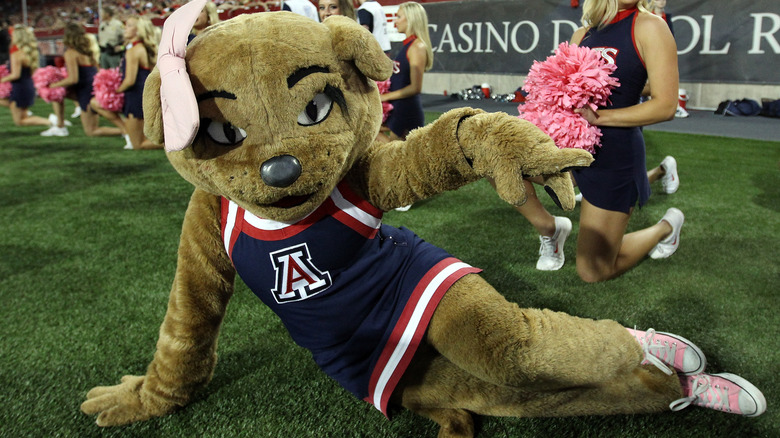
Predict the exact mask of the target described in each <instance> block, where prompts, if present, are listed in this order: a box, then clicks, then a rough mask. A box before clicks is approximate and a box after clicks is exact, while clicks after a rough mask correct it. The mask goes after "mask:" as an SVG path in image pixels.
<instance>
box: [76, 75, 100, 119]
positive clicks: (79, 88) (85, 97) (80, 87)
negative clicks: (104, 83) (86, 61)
mask: <svg viewBox="0 0 780 438" xmlns="http://www.w3.org/2000/svg"><path fill="white" fill-rule="evenodd" d="M96 73H97V67H95V66H94V65H79V81H78V82H77V83H76V84H75V85H73V90H74V91H75V92H76V100H78V102H79V107H80V108H81V110H82V111H87V109H88V108H89V101H90V100H92V97H93V96H94V95H95V93H94V92H93V91H92V82H93V81H94V79H95V74H96Z"/></svg>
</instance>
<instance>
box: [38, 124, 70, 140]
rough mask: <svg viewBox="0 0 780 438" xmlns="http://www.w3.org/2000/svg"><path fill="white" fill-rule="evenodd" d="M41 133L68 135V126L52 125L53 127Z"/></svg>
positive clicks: (59, 135)
mask: <svg viewBox="0 0 780 438" xmlns="http://www.w3.org/2000/svg"><path fill="white" fill-rule="evenodd" d="M41 135H42V136H44V137H67V136H68V128H66V127H64V126H63V127H62V128H60V127H57V126H52V127H51V128H49V129H47V130H45V131H43V132H41Z"/></svg>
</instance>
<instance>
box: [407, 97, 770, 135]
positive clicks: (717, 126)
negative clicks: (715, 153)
mask: <svg viewBox="0 0 780 438" xmlns="http://www.w3.org/2000/svg"><path fill="white" fill-rule="evenodd" d="M421 96H422V105H423V110H425V111H438V112H445V111H448V110H450V109H453V108H461V107H464V106H470V107H474V108H480V109H483V110H485V111H490V112H496V111H503V112H505V113H507V114H512V115H516V114H517V105H518V104H517V103H514V102H498V101H495V100H493V99H481V100H459V99H457V98H456V97H454V96H443V95H438V94H422V95H421ZM688 112H689V113H690V117H687V118H684V119H674V120H670V121H668V122H662V123H657V124H655V125H650V126H647V127H646V128H645V129H647V130H649V131H665V132H678V133H682V134H700V135H714V136H719V137H730V138H744V139H751V140H765V141H776V142H777V141H780V118H771V117H762V116H753V117H726V116H720V115H716V114H715V113H714V112H713V111H699V110H689V111H688Z"/></svg>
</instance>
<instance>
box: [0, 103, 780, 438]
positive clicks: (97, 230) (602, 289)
mask: <svg viewBox="0 0 780 438" xmlns="http://www.w3.org/2000/svg"><path fill="white" fill-rule="evenodd" d="M33 109H34V111H35V112H36V113H37V114H39V115H42V116H44V117H45V116H46V115H47V114H48V112H49V111H50V107H49V105H46V104H44V103H43V102H39V103H38V104H36V106H35V107H34V108H33ZM66 111H68V112H67V114H70V112H71V111H72V106H68V107H67V109H66ZM429 116H430V117H435V114H429ZM74 125H77V126H74V127H72V128H71V129H70V132H71V135H70V136H69V137H66V138H57V137H52V138H44V137H40V136H39V135H38V133H39V132H40V131H42V130H43V129H44V128H17V127H14V126H13V125H12V123H11V117H10V113H9V111H8V110H7V109H6V108H0V187H1V190H2V195H0V224H2V233H1V234H0V236H1V237H0V436H3V437H14V438H16V437H239V436H240V437H244V436H246V437H435V436H436V433H437V430H438V428H437V427H436V426H435V425H434V424H433V423H431V422H430V421H428V420H426V419H423V418H420V417H416V416H414V415H412V414H410V413H409V412H400V413H398V414H397V415H395V416H394V417H393V419H392V421H388V420H387V419H385V418H384V416H382V415H381V414H380V413H379V412H378V411H376V410H375V409H374V408H373V407H371V406H370V405H369V404H367V403H365V402H362V401H359V400H357V399H355V398H354V397H352V396H351V395H350V394H349V393H347V392H346V391H345V390H343V389H341V388H340V387H339V386H338V385H337V384H336V383H334V382H333V381H331V380H329V379H328V378H327V377H326V376H325V375H324V374H322V373H321V372H319V371H318V369H317V367H316V366H315V365H314V363H313V362H312V360H311V359H310V357H309V354H308V353H307V352H306V351H304V350H302V349H301V348H299V347H297V346H295V345H294V344H293V342H292V341H291V340H290V338H289V336H288V335H287V333H286V331H285V329H284V328H283V326H282V325H281V323H280V322H279V321H278V319H277V318H276V317H275V315H273V314H272V313H271V312H270V311H269V310H268V309H266V308H265V307H264V306H263V305H262V304H261V303H260V301H259V300H258V299H257V298H256V297H254V295H252V293H251V292H249V291H248V289H247V288H246V286H244V285H243V283H241V282H240V281H239V283H238V285H237V288H236V294H235V297H234V298H233V301H232V302H231V305H230V307H229V309H228V315H227V317H226V320H225V323H224V325H223V329H222V334H221V338H220V348H219V353H220V361H219V363H218V365H217V369H216V372H215V375H214V379H213V381H212V383H211V384H210V385H209V386H208V387H207V388H206V389H205V390H204V391H202V392H201V393H200V394H199V396H198V397H197V398H196V399H195V400H194V402H193V403H192V404H191V405H190V406H188V407H187V408H186V409H184V410H182V411H180V412H178V413H176V414H174V415H170V416H167V417H164V418H160V419H154V420H150V421H147V422H144V423H140V424H134V425H131V426H128V427H124V428H114V429H107V430H103V429H99V428H98V427H97V426H96V425H95V424H94V418H92V417H88V416H86V415H83V414H81V413H80V412H79V404H80V403H81V402H82V401H83V399H84V396H85V394H86V391H87V390H88V389H90V388H91V387H93V386H96V385H108V384H115V383H118V381H119V378H120V377H121V376H122V375H124V374H143V373H144V372H145V368H146V365H147V364H148V363H149V361H150V360H151V358H152V354H153V353H154V349H155V342H156V340H157V331H158V328H159V325H160V323H161V321H162V318H163V315H164V312H165V309H166V303H167V298H168V290H169V287H170V285H171V282H172V279H173V274H174V271H175V268H176V266H175V262H176V249H177V244H178V238H179V230H180V226H181V221H182V217H183V215H184V211H185V207H186V205H187V201H188V198H189V194H190V192H191V187H190V185H189V183H187V182H185V181H184V180H183V179H181V178H180V177H179V176H178V175H177V174H176V172H175V171H174V170H173V169H172V167H171V166H170V165H169V164H168V162H167V160H166V159H165V156H164V154H163V152H162V151H159V150H157V151H125V150H122V146H123V145H124V140H123V139H121V138H102V139H101V138H87V137H85V136H84V134H83V131H82V129H81V127H80V126H78V125H79V122H78V120H74ZM646 138H647V155H648V162H649V163H657V162H659V161H660V160H661V159H662V158H663V157H664V156H665V155H668V154H672V155H674V156H675V157H676V158H677V161H678V163H679V169H680V179H681V182H682V184H681V187H680V190H679V191H678V192H677V193H676V194H674V195H664V194H655V195H653V196H652V197H651V199H650V202H649V204H648V205H647V206H646V207H645V208H643V209H641V210H639V211H637V212H636V213H635V214H634V217H633V218H632V219H631V223H630V224H629V228H630V229H639V228H643V227H646V226H648V225H651V224H653V223H655V222H656V221H657V220H658V219H659V218H660V217H661V216H662V215H663V213H664V212H665V211H666V209H667V208H669V207H672V206H675V207H678V208H680V209H681V210H682V211H683V212H684V213H685V215H686V223H685V226H684V228H683V231H682V237H681V239H682V240H681V246H680V249H679V250H678V252H677V253H676V254H675V255H674V256H672V257H671V258H669V259H665V260H649V259H648V260H646V261H644V262H643V263H640V265H639V266H637V267H636V268H635V269H633V270H631V271H629V272H628V273H626V274H625V275H623V276H622V277H620V278H618V279H615V280H612V281H608V282H605V283H601V284H585V283H583V282H582V281H580V279H579V278H578V277H577V274H576V272H575V268H574V245H573V242H574V241H575V240H574V239H571V240H570V244H569V245H567V247H566V255H567V257H568V259H569V260H568V261H567V264H566V265H565V266H564V267H563V269H562V270H560V271H558V272H552V273H551V272H539V271H536V270H535V269H534V264H535V261H536V256H537V249H538V238H537V236H536V234H535V233H534V231H533V229H532V228H531V226H530V225H528V224H527V223H526V222H525V221H524V220H523V219H522V218H521V216H520V215H519V214H517V213H516V212H515V211H514V210H513V209H512V208H511V207H510V206H508V205H506V204H504V203H503V202H502V201H501V200H500V199H499V198H498V196H497V195H496V194H495V193H494V192H493V191H492V189H491V188H490V186H489V185H488V184H487V183H486V182H484V181H480V182H477V183H474V184H471V185H468V186H466V187H464V188H462V189H461V190H458V191H456V192H450V193H446V194H442V195H440V196H437V197H435V198H433V199H430V200H427V201H424V202H420V203H418V204H416V205H414V207H413V208H412V209H411V210H410V211H408V212H406V213H399V212H395V211H393V212H390V213H388V214H387V215H386V216H385V222H386V223H388V224H391V225H404V226H407V227H409V228H411V229H413V230H415V231H416V232H417V233H418V234H419V235H420V236H422V237H423V238H424V239H426V240H428V241H430V242H432V243H435V244H437V245H440V246H442V247H444V248H446V249H448V250H449V251H450V252H451V253H452V254H454V255H456V256H458V257H459V258H461V259H462V260H464V261H466V262H468V263H471V264H473V265H475V266H479V267H481V268H483V269H484V277H485V278H486V279H487V280H488V281H489V282H491V283H492V284H493V285H494V286H496V288H497V289H498V290H499V291H501V292H503V293H504V294H505V295H506V296H507V297H508V298H509V299H510V300H513V301H516V302H518V303H520V304H521V305H522V306H527V307H548V308H551V309H554V310H560V311H565V312H568V313H571V314H574V315H578V316H583V317H592V318H611V319H615V320H617V321H619V322H621V323H622V324H624V325H626V326H637V327H638V328H648V327H654V328H656V329H658V330H663V331H670V332H673V333H678V334H680V335H683V336H685V337H687V338H688V339H690V340H692V341H693V342H695V343H696V344H697V345H698V346H699V347H701V348H702V350H704V352H705V353H706V354H707V357H708V360H709V367H708V369H709V370H711V371H712V372H721V371H728V372H732V373H736V374H740V375H742V376H743V377H745V378H747V379H748V380H750V381H751V382H752V383H754V384H755V385H756V386H758V387H759V388H761V389H762V390H763V392H764V395H765V396H766V398H767V401H768V403H769V408H768V410H767V412H766V413H765V414H764V415H763V416H761V417H759V418H753V419H750V418H743V417H739V416H736V415H728V414H724V413H717V412H713V411H709V410H705V409H701V408H693V407H692V408H688V409H686V410H685V411H682V412H679V413H666V414H659V415H636V416H615V417H583V418H553V419H516V418H503V419H498V418H484V419H480V420H479V433H478V436H479V437H485V438H488V437H496V438H498V437H621V438H624V437H629V438H630V437H637V438H639V437H643V438H644V437H669V438H672V437H674V438H677V437H683V436H685V437H726V436H733V437H759V436H760V437H778V436H780V414H778V401H779V400H778V396H777V394H778V391H780V383H778V382H779V379H778V371H780V352H778V350H779V348H778V347H779V346H780V341H778V339H780V330H778V316H777V315H778V310H780V300H779V299H778V297H780V281H779V280H780V277H779V276H778V265H780V257H778V249H779V247H780V246H779V245H778V243H779V242H780V220H778V219H779V218H780V214H779V213H778V210H779V209H780V201H779V200H778V199H780V171H779V169H778V163H779V162H780V142H762V141H750V140H734V139H726V138H717V137H707V136H696V135H684V134H670V133H660V132H646ZM655 188H656V189H659V187H655ZM542 199H543V200H544V201H545V202H547V197H546V195H542ZM548 207H549V208H550V211H552V212H554V214H563V215H566V216H568V217H570V218H571V219H572V220H573V222H574V224H575V226H574V231H573V233H574V234H575V235H576V233H577V225H576V224H577V217H578V214H579V213H578V210H577V209H575V211H573V212H566V213H562V212H560V210H557V209H556V208H555V207H553V206H552V203H548ZM573 237H574V236H573ZM583 337H586V336H585V334H583Z"/></svg>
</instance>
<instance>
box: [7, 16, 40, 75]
mask: <svg viewBox="0 0 780 438" xmlns="http://www.w3.org/2000/svg"><path fill="white" fill-rule="evenodd" d="M11 44H13V45H15V46H16V47H17V48H18V49H19V51H20V52H22V53H23V54H24V56H25V57H27V61H29V63H30V69H31V70H35V69H36V68H38V62H39V53H38V39H36V38H35V33H34V32H33V30H32V28H29V27H27V26H23V25H21V24H17V25H16V26H14V33H13V36H12V37H11Z"/></svg>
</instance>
